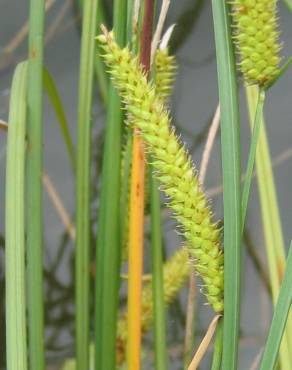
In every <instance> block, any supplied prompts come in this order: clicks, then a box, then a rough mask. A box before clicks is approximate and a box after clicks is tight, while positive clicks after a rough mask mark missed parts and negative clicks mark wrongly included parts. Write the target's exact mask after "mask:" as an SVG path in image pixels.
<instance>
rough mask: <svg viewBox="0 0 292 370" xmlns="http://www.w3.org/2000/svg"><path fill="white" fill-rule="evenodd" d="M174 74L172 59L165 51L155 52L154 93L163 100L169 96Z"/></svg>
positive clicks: (174, 66)
mask: <svg viewBox="0 0 292 370" xmlns="http://www.w3.org/2000/svg"><path fill="white" fill-rule="evenodd" d="M175 72H176V65H175V63H174V57H173V56H171V55H169V54H168V50H167V49H164V50H160V49H159V50H157V52H156V55H155V85H156V93H157V94H158V95H160V96H161V98H162V99H163V100H166V99H168V97H169V96H170V94H171V90H172V85H173V81H174V78H175Z"/></svg>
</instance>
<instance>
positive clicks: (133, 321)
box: [127, 0, 154, 370]
mask: <svg viewBox="0 0 292 370" xmlns="http://www.w3.org/2000/svg"><path fill="white" fill-rule="evenodd" d="M153 5H154V4H153V0H145V2H144V15H143V26H142V33H141V41H140V61H141V64H142V65H143V66H144V70H145V72H146V73H147V74H149V72H150V57H151V38H152V22H153V12H154V6H153ZM144 177H145V153H144V145H143V142H142V139H141V136H140V135H139V130H137V129H134V137H133V153H132V178H131V190H130V219H129V268H128V271H129V273H128V275H129V279H128V342H127V365H128V370H139V369H140V366H141V365H140V359H141V291H142V272H143V245H144Z"/></svg>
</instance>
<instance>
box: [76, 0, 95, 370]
mask: <svg viewBox="0 0 292 370" xmlns="http://www.w3.org/2000/svg"><path fill="white" fill-rule="evenodd" d="M96 12H97V0H84V9H83V17H82V37H81V56H80V75H79V100H78V142H77V163H76V165H77V168H76V176H77V184H76V259H75V269H76V277H75V278H76V361H77V370H84V369H88V368H89V328H90V321H89V297H90V293H89V263H90V159H91V141H92V137H91V120H92V116H91V113H92V112H91V108H92V94H93V78H94V58H95V50H96V49H95V40H94V36H95V33H96Z"/></svg>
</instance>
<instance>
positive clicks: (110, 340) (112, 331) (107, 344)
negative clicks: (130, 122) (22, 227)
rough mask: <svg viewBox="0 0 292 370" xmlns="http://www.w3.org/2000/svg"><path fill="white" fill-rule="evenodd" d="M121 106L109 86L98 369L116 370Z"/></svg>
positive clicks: (119, 29)
mask: <svg viewBox="0 0 292 370" xmlns="http://www.w3.org/2000/svg"><path fill="white" fill-rule="evenodd" d="M126 9H127V1H126V0H115V1H114V22H113V23H114V29H115V34H116V35H117V39H118V42H119V43H120V44H121V45H123V44H124V43H125V34H126V32H125V31H126V14H127V12H126ZM122 118H123V114H122V111H121V102H120V99H119V96H118V94H117V92H116V91H115V89H114V87H113V85H112V83H110V85H109V95H108V105H107V119H106V127H105V144H104V153H103V154H104V155H103V163H102V183H101V194H100V208H99V218H98V231H97V233H98V237H97V245H96V282H95V286H96V296H95V303H96V305H95V328H94V329H95V363H96V369H107V370H114V369H115V366H116V361H115V360H116V355H115V353H116V330H117V322H116V321H117V312H118V292H119V273H120V262H121V243H120V177H121V165H120V164H121V163H120V162H121V131H122Z"/></svg>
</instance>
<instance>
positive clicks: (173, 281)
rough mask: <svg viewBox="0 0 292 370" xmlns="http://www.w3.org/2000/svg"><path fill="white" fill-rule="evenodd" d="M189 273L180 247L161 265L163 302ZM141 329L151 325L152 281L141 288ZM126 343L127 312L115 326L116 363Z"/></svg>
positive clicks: (175, 292)
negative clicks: (116, 326)
mask: <svg viewBox="0 0 292 370" xmlns="http://www.w3.org/2000/svg"><path fill="white" fill-rule="evenodd" d="M189 274H190V264H189V257H188V252H187V250H186V248H182V249H181V250H179V251H177V252H176V253H175V254H174V255H173V256H171V257H170V258H169V259H168V260H167V262H166V263H165V264H164V266H163V287H164V289H163V291H164V302H165V304H166V305H167V304H170V303H171V302H172V301H173V299H174V297H175V296H176V295H177V294H178V292H179V291H180V289H181V288H182V286H183V285H184V284H185V282H186V280H187V278H188V276H189ZM141 311H142V313H141V315H142V317H141V324H142V326H141V329H142V334H145V333H146V332H147V331H148V330H149V328H150V327H151V324H152V320H153V299H152V283H151V282H149V283H147V284H145V286H144V288H143V290H142V302H141ZM126 343H127V314H126V313H124V314H123V315H121V317H120V318H119V321H118V328H117V343H116V345H117V363H118V364H121V363H122V362H123V361H124V359H125V349H126Z"/></svg>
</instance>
